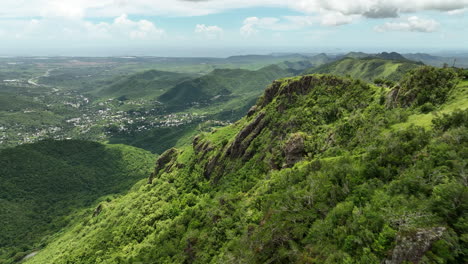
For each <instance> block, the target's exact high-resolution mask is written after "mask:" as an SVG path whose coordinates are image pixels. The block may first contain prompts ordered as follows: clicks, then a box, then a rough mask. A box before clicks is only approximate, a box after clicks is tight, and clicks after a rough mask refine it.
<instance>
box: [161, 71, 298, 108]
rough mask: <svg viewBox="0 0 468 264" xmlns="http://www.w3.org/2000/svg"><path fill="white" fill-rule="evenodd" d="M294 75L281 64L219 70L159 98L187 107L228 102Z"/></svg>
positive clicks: (255, 93)
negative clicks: (253, 68)
mask: <svg viewBox="0 0 468 264" xmlns="http://www.w3.org/2000/svg"><path fill="white" fill-rule="evenodd" d="M291 75H292V74H291V73H290V72H289V71H287V70H284V69H282V68H280V67H279V66H277V65H271V66H267V67H264V68H261V69H259V70H257V71H249V70H242V69H216V70H214V71H213V72H211V73H209V74H207V75H204V76H202V77H199V78H196V79H193V80H188V81H185V82H182V83H179V84H177V85H175V86H174V87H173V88H171V89H170V90H168V91H167V92H165V93H164V94H162V95H161V96H159V101H161V102H162V103H164V104H166V105H168V106H169V107H174V108H182V109H183V108H186V107H189V106H191V105H198V104H202V105H206V104H211V103H213V102H217V101H218V102H219V101H227V100H230V99H232V98H233V97H236V96H240V95H245V94H251V95H252V96H258V95H260V94H261V92H262V91H263V89H264V87H265V86H266V85H267V84H268V83H270V82H271V81H273V80H275V79H278V78H282V77H286V76H291Z"/></svg>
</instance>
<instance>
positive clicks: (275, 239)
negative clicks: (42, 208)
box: [27, 68, 468, 263]
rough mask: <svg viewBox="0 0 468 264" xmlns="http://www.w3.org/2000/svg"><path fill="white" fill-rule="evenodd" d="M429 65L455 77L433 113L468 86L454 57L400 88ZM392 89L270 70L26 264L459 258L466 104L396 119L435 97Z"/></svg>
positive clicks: (467, 144)
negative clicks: (241, 109) (187, 142)
mask: <svg viewBox="0 0 468 264" xmlns="http://www.w3.org/2000/svg"><path fill="white" fill-rule="evenodd" d="M428 72H430V73H431V74H433V75H436V76H450V79H448V80H445V82H444V81H441V83H440V84H442V86H441V88H440V91H439V90H438V91H437V92H440V93H443V95H444V96H443V97H442V98H443V99H440V100H436V101H433V102H434V107H436V108H435V110H434V113H435V112H437V109H443V108H445V107H446V104H447V103H448V102H449V101H448V100H450V99H448V98H450V97H447V96H446V95H447V94H453V93H455V94H459V95H460V96H461V97H462V98H466V96H467V90H466V89H465V82H466V81H464V82H462V83H459V84H457V85H455V86H452V85H451V83H455V84H456V83H457V82H458V81H460V80H459V79H458V77H457V75H456V74H454V72H453V70H451V69H434V70H432V69H431V70H427V68H423V69H422V70H415V71H412V72H410V73H409V75H408V76H407V77H405V78H406V79H407V80H408V82H406V84H402V87H400V88H398V87H397V88H395V89H404V90H405V89H407V88H410V87H409V86H407V84H410V83H420V84H424V83H425V80H430V79H431V78H433V77H432V76H427V73H428ZM446 87H449V89H445V88H446ZM395 89H392V90H386V89H384V88H381V87H375V86H372V85H369V84H366V83H364V82H362V81H359V80H353V79H349V78H339V77H335V76H330V75H309V76H302V77H294V78H286V79H282V80H278V81H275V82H274V83H273V84H272V85H271V86H269V87H268V88H267V90H266V91H265V93H264V95H263V97H262V98H261V99H260V100H259V101H258V103H257V104H256V106H255V107H254V108H252V110H251V111H249V113H248V115H247V116H246V117H245V118H243V119H241V120H240V121H238V122H236V123H235V124H233V125H232V126H229V127H225V128H222V129H219V130H217V131H214V132H212V133H204V134H201V135H199V136H197V137H195V138H194V140H193V143H192V145H191V146H186V147H184V148H181V149H171V150H168V151H167V152H165V153H164V154H162V155H161V156H160V158H159V159H158V161H157V163H156V168H155V171H154V173H153V174H152V175H151V177H150V178H149V179H148V184H146V185H144V186H140V188H139V189H138V190H134V191H132V192H130V193H129V194H128V195H126V196H124V197H121V198H119V199H117V200H114V201H112V202H102V203H101V205H102V207H103V208H104V209H103V210H102V212H101V214H100V216H99V217H98V218H93V217H92V216H91V215H92V211H91V210H89V211H88V214H87V215H84V216H83V218H84V221H83V222H82V223H81V224H78V225H75V226H73V227H70V228H69V229H68V230H67V231H66V232H64V233H63V235H61V236H60V237H59V238H58V239H57V240H56V241H55V242H53V243H52V244H50V245H48V246H47V247H46V248H45V249H44V250H43V251H42V252H40V253H39V254H38V255H37V256H35V257H33V258H31V259H30V260H29V261H27V263H45V262H48V263H70V262H72V263H138V262H141V263H402V262H405V261H407V262H414V263H420V262H424V263H448V262H450V263H464V262H466V257H467V256H468V252H467V250H466V249H467V244H466V239H464V235H463V234H464V233H466V231H467V230H466V226H467V224H468V223H467V220H466V219H468V218H467V217H468V216H467V211H468V210H467V209H468V205H467V203H466V201H467V198H468V197H467V195H468V186H467V183H466V175H465V173H464V172H465V171H466V166H467V164H466V159H467V158H468V157H467V153H468V152H467V150H468V138H467V135H468V133H467V132H468V131H467V127H466V123H467V122H466V121H467V120H468V111H467V110H466V108H465V110H452V111H450V112H447V113H446V114H447V116H444V117H442V118H440V117H439V118H437V117H436V118H435V119H434V122H433V126H429V127H428V128H423V127H419V126H409V127H407V128H402V129H394V128H393V126H394V125H397V124H400V123H405V122H407V121H408V120H407V117H408V116H410V115H411V114H417V113H419V112H420V111H422V109H421V106H422V105H424V104H426V103H428V102H432V100H433V99H432V98H428V99H424V100H419V99H418V100H416V101H411V100H410V101H409V102H408V103H407V101H406V100H407V98H406V97H403V98H400V97H395V96H394V95H395V94H397V93H395V91H396V90H395ZM428 89H429V90H430V89H433V87H431V86H425V85H422V86H419V87H418V90H417V92H418V93H419V92H422V93H426V92H427V90H428ZM436 89H439V88H438V87H436ZM416 98H417V97H416ZM425 100H426V101H425ZM463 100H464V99H463ZM403 103H404V104H403ZM421 104H422V105H421ZM70 245H72V246H70Z"/></svg>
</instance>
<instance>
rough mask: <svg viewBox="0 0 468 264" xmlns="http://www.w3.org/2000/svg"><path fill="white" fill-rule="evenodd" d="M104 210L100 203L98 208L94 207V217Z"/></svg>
mask: <svg viewBox="0 0 468 264" xmlns="http://www.w3.org/2000/svg"><path fill="white" fill-rule="evenodd" d="M101 211H102V205H98V207H96V209H94V212H93V217H96V216H98V215H99V214H100V213H101Z"/></svg>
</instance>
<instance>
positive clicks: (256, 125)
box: [226, 112, 265, 158]
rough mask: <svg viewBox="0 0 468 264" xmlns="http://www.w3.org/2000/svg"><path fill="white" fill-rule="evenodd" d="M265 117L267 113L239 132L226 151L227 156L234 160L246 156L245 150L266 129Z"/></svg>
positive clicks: (261, 114) (260, 115) (262, 113)
mask: <svg viewBox="0 0 468 264" xmlns="http://www.w3.org/2000/svg"><path fill="white" fill-rule="evenodd" d="M264 117H265V113H264V112H261V113H260V114H259V115H258V116H257V117H256V118H255V119H254V120H253V121H252V122H251V123H250V124H248V125H247V126H246V127H244V129H242V130H241V131H240V132H239V134H237V136H236V138H235V139H234V141H233V142H232V143H231V145H230V146H229V148H228V149H227V150H226V156H228V157H232V158H239V157H242V155H244V153H245V150H246V149H247V148H248V147H249V145H250V142H252V140H253V139H254V138H255V137H256V136H257V135H258V134H259V133H260V132H261V131H262V129H263V128H264V127H265V121H264V120H263V118H264ZM252 132H253V133H252Z"/></svg>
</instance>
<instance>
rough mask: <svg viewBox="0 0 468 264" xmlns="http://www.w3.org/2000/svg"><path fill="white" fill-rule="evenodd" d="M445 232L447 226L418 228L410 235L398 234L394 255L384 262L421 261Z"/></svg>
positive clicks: (396, 263) (398, 263) (386, 263)
mask: <svg viewBox="0 0 468 264" xmlns="http://www.w3.org/2000/svg"><path fill="white" fill-rule="evenodd" d="M444 232H445V227H433V228H428V229H418V230H416V232H415V233H412V234H410V235H398V237H397V239H396V246H395V248H394V249H393V251H392V256H391V257H390V258H389V259H386V260H385V261H383V263H384V264H400V263H406V262H409V263H419V261H421V259H422V257H423V256H424V254H425V253H426V252H427V251H428V250H429V249H430V248H431V246H432V243H434V242H435V241H437V240H439V239H440V238H441V237H442V235H443V234H444Z"/></svg>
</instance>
